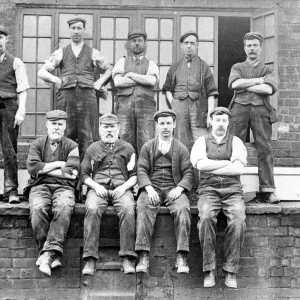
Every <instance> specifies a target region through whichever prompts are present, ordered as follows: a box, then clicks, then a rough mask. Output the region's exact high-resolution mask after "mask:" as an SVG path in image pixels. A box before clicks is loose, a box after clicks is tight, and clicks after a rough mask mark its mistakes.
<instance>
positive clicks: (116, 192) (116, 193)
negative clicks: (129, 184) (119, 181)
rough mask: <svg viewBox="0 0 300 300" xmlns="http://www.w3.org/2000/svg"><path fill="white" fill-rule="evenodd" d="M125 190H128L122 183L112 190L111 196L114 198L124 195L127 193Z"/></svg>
mask: <svg viewBox="0 0 300 300" xmlns="http://www.w3.org/2000/svg"><path fill="white" fill-rule="evenodd" d="M125 192H126V189H125V187H124V186H123V185H120V186H118V187H117V188H115V189H114V190H113V191H112V193H111V196H112V197H113V198H114V199H118V198H120V197H122V196H123V195H124V194H125Z"/></svg>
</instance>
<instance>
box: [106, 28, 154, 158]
mask: <svg viewBox="0 0 300 300" xmlns="http://www.w3.org/2000/svg"><path fill="white" fill-rule="evenodd" d="M128 40H129V44H130V49H131V55H130V56H129V57H122V58H121V59H120V60H119V61H118V62H117V63H116V65H115V66H114V69H113V72H112V74H113V75H112V76H113V79H114V83H115V86H116V87H117V88H118V102H117V107H116V112H117V115H118V117H119V120H120V122H121V131H120V137H121V139H123V140H125V141H127V142H128V143H130V144H131V145H132V146H133V147H134V148H135V150H136V152H137V153H138V154H139V153H140V151H141V148H142V146H143V145H144V143H146V142H147V141H149V140H150V139H152V138H153V137H154V134H155V122H154V121H153V114H154V113H155V111H156V103H155V100H154V91H153V89H154V86H155V84H156V83H157V82H158V79H159V71H158V67H157V65H156V63H155V62H154V61H151V60H148V59H147V58H146V56H145V52H146V48H147V33H146V32H144V31H142V30H134V31H132V32H130V33H129V34H128Z"/></svg>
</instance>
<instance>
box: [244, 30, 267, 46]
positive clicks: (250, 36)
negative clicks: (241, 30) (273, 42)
mask: <svg viewBox="0 0 300 300" xmlns="http://www.w3.org/2000/svg"><path fill="white" fill-rule="evenodd" d="M253 39H258V40H259V41H260V43H261V44H263V42H264V38H263V36H262V34H261V33H260V32H255V31H252V32H248V33H246V34H245V36H244V42H245V41H246V40H253Z"/></svg>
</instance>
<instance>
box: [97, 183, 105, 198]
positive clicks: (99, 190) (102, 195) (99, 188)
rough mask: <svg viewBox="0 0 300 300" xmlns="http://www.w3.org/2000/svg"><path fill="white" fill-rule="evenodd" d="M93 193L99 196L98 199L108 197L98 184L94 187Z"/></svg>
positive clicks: (103, 188)
mask: <svg viewBox="0 0 300 300" xmlns="http://www.w3.org/2000/svg"><path fill="white" fill-rule="evenodd" d="M95 192H96V194H97V196H99V197H102V198H105V197H108V191H107V189H106V188H105V187H104V186H102V185H100V184H98V185H97V186H96V188H95Z"/></svg>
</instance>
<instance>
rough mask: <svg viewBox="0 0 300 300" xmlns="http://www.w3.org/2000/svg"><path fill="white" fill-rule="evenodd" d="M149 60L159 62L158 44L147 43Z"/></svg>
mask: <svg viewBox="0 0 300 300" xmlns="http://www.w3.org/2000/svg"><path fill="white" fill-rule="evenodd" d="M146 55H147V58H148V59H150V60H153V61H155V62H156V63H157V62H158V42H154V41H148V42H147V54H146Z"/></svg>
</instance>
